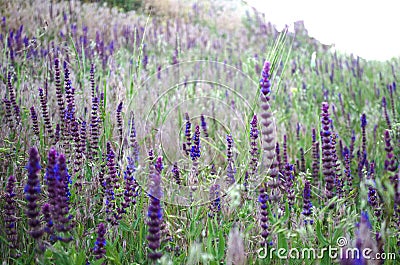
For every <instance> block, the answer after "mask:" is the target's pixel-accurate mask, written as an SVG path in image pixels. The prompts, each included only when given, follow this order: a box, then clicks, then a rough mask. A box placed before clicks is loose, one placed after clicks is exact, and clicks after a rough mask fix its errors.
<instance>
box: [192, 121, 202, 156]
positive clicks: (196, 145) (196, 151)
mask: <svg viewBox="0 0 400 265" xmlns="http://www.w3.org/2000/svg"><path fill="white" fill-rule="evenodd" d="M192 140H193V145H192V148H191V150H190V157H191V158H192V160H193V161H194V160H197V159H199V158H200V155H201V153H200V127H199V125H196V129H195V132H194V135H193V139H192Z"/></svg>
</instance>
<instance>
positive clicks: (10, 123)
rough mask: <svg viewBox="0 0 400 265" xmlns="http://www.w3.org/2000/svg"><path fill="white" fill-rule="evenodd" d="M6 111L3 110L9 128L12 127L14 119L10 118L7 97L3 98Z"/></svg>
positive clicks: (9, 104)
mask: <svg viewBox="0 0 400 265" xmlns="http://www.w3.org/2000/svg"><path fill="white" fill-rule="evenodd" d="M3 102H4V105H5V108H6V111H5V116H6V120H7V123H8V126H10V128H11V129H13V128H14V121H13V119H12V111H11V101H10V100H9V99H8V98H4V99H3Z"/></svg>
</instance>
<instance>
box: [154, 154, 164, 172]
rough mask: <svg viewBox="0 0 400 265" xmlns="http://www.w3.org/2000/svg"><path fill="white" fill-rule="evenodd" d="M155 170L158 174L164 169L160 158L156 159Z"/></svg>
mask: <svg viewBox="0 0 400 265" xmlns="http://www.w3.org/2000/svg"><path fill="white" fill-rule="evenodd" d="M155 167H156V170H157V171H158V173H161V171H162V170H163V169H164V165H163V162H162V157H161V156H159V157H158V158H157V161H156V164H155Z"/></svg>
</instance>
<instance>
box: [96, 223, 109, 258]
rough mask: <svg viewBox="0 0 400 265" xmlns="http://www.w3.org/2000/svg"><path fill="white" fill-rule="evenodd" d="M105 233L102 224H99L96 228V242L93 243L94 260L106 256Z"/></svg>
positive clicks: (104, 227)
mask: <svg viewBox="0 0 400 265" xmlns="http://www.w3.org/2000/svg"><path fill="white" fill-rule="evenodd" d="M106 233H107V230H106V226H105V225H104V223H100V224H99V225H98V226H97V238H96V242H95V243H94V248H93V254H94V255H95V257H96V259H97V260H98V259H102V258H104V256H105V254H106V249H105V246H106V239H105V235H106Z"/></svg>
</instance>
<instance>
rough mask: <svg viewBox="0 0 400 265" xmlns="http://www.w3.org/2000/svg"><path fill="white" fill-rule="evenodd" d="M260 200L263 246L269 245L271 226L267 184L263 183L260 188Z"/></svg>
mask: <svg viewBox="0 0 400 265" xmlns="http://www.w3.org/2000/svg"><path fill="white" fill-rule="evenodd" d="M258 202H259V203H260V226H261V237H262V241H261V243H260V244H261V246H262V247H266V246H267V240H268V236H269V230H268V228H269V226H268V206H267V202H268V195H267V185H266V184H265V183H262V184H261V185H260V188H259V196H258Z"/></svg>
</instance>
